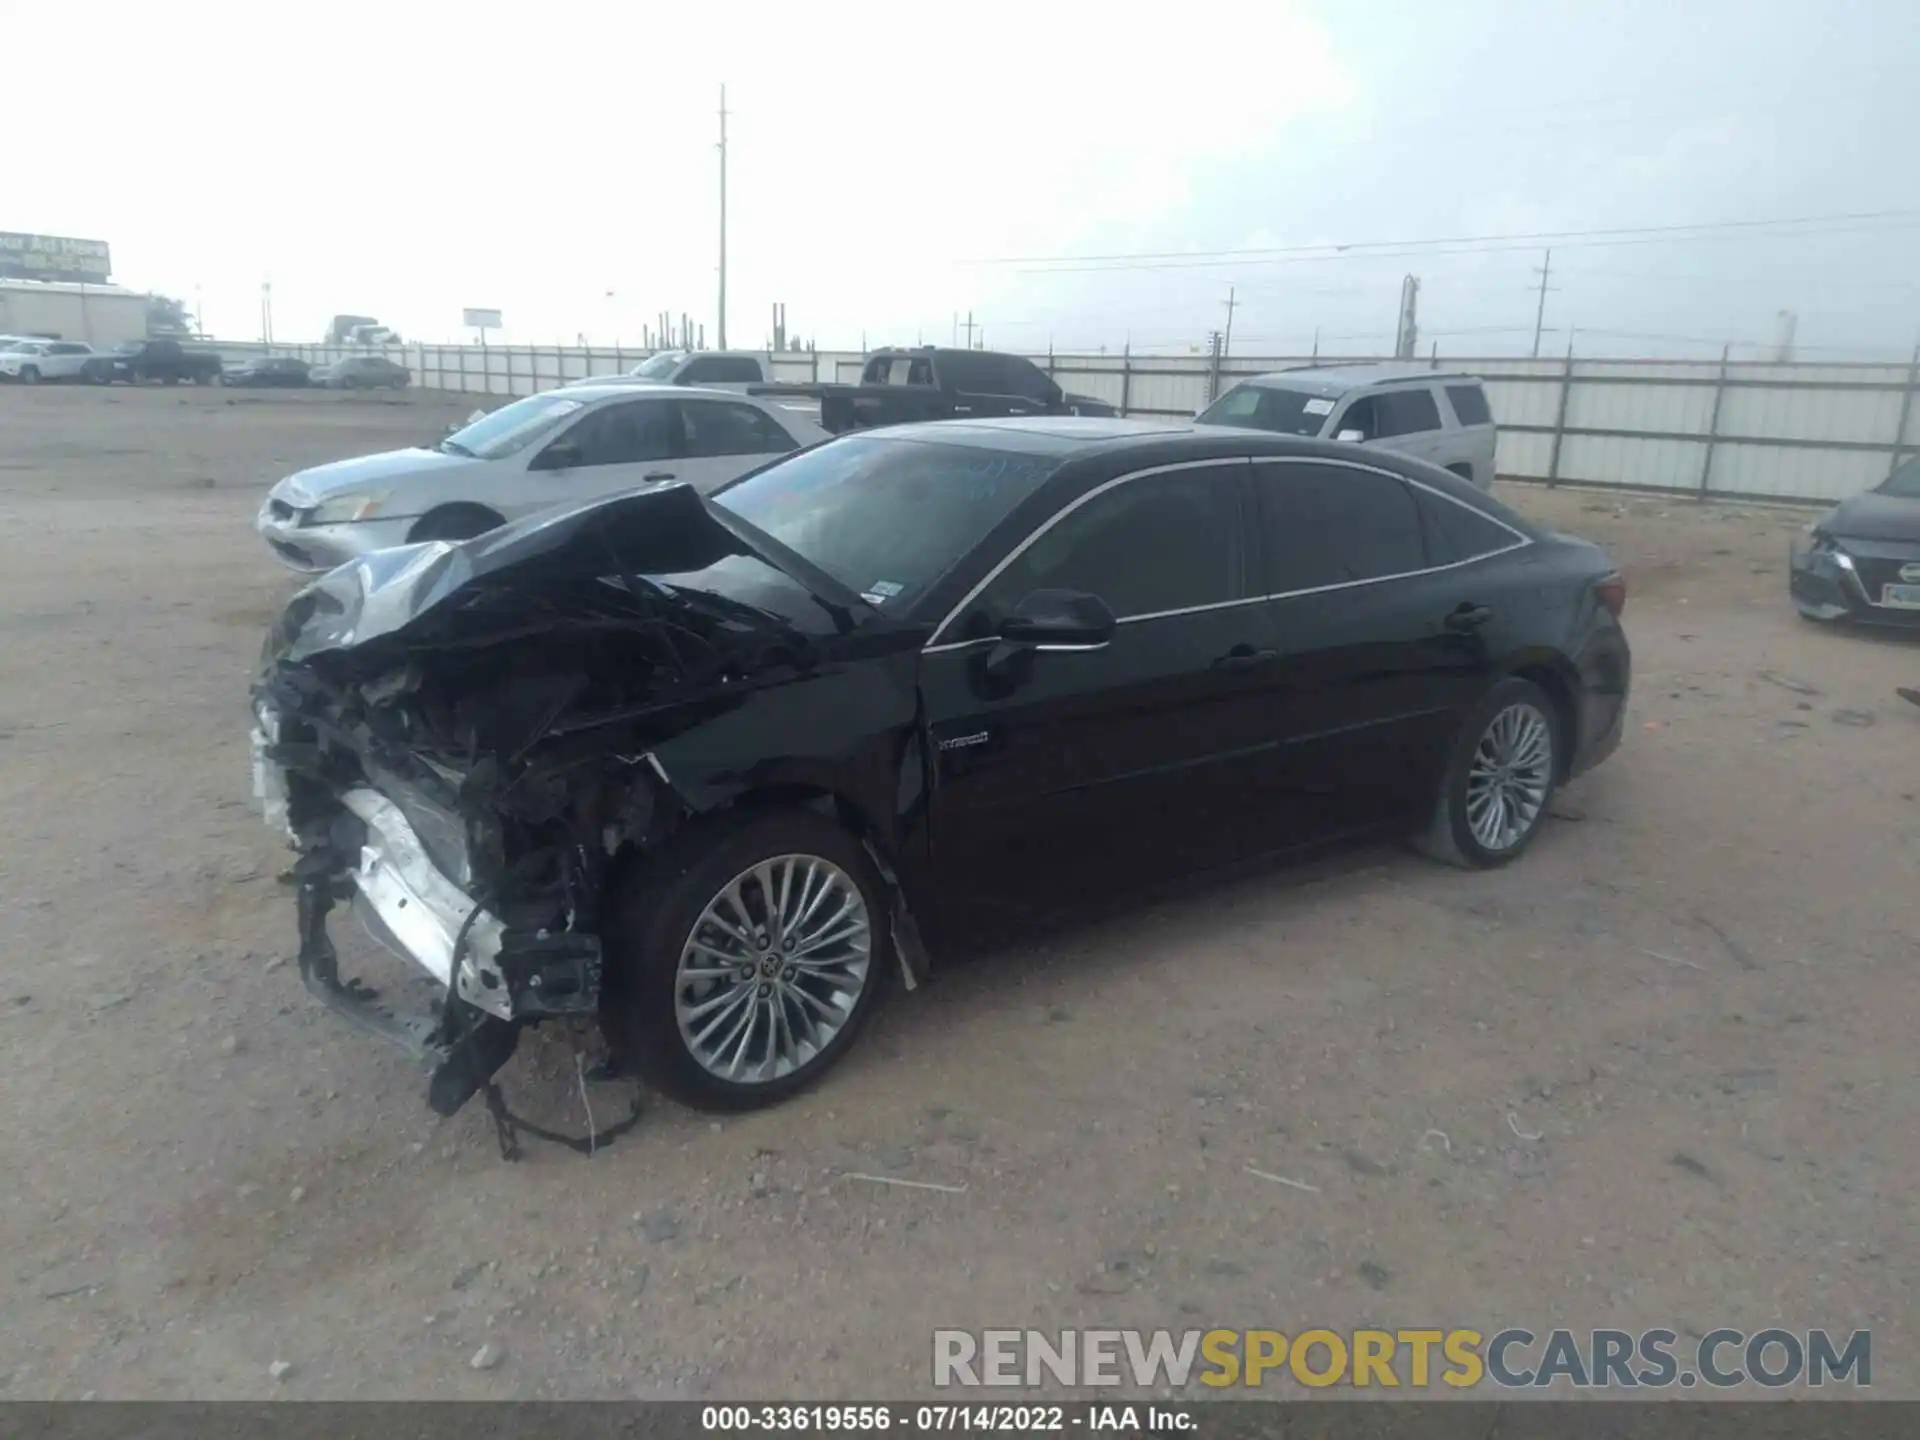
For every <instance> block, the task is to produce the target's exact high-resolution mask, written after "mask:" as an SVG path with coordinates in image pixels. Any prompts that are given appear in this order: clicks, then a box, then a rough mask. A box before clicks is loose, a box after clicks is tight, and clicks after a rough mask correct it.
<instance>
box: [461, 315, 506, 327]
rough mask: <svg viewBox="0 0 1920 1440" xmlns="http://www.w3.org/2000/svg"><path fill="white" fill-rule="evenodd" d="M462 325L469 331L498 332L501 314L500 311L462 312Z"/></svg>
mask: <svg viewBox="0 0 1920 1440" xmlns="http://www.w3.org/2000/svg"><path fill="white" fill-rule="evenodd" d="M460 314H461V316H462V319H461V321H460V323H461V324H462V325H465V326H466V327H467V328H468V329H469V330H498V329H499V328H500V312H499V311H498V310H462V311H461V312H460Z"/></svg>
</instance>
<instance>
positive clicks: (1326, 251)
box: [962, 210, 1920, 266]
mask: <svg viewBox="0 0 1920 1440" xmlns="http://www.w3.org/2000/svg"><path fill="white" fill-rule="evenodd" d="M1883 220H1899V221H1914V220H1920V210H1866V211H1856V212H1853V213H1850V214H1838V215H1799V216H1791V217H1781V218H1777V219H1771V220H1711V221H1698V222H1695V223H1693V224H1688V225H1638V226H1611V227H1605V228H1599V229H1590V230H1533V231H1519V232H1514V233H1510V234H1505V235H1443V236H1434V237H1431V238H1429V239H1424V240H1350V241H1344V242H1333V241H1323V242H1320V243H1318V244H1311V245H1278V246H1268V247H1263V248H1260V249H1252V250H1138V251H1130V252H1116V253H1114V254H1109V255H1003V256H994V257H991V258H988V259H984V260H974V261H967V262H962V263H966V264H975V265H1053V264H1062V265H1073V266H1080V265H1096V264H1101V263H1108V262H1115V263H1117V262H1126V263H1133V262H1137V261H1206V262H1209V263H1217V262H1224V261H1234V260H1259V259H1264V258H1270V257H1275V256H1307V257H1324V258H1333V257H1334V256H1347V255H1353V254H1354V253H1355V252H1368V253H1382V254H1389V255H1401V254H1406V253H1414V252H1419V251H1422V250H1427V249H1431V248H1433V247H1438V246H1455V245H1493V246H1511V245H1516V244H1520V243H1523V242H1524V243H1526V244H1527V248H1532V246H1533V245H1534V244H1537V243H1539V242H1541V241H1555V242H1559V241H1568V242H1595V241H1599V240H1603V239H1614V238H1619V239H1625V238H1629V237H1639V236H1674V237H1676V238H1680V237H1688V238H1707V237H1706V236H1705V235H1702V234H1701V232H1717V231H1733V232H1736V233H1738V232H1747V231H1760V230H1769V229H1778V228H1780V227H1783V226H1803V225H1834V224H1858V223H1866V222H1877V221H1883ZM1436 253H1453V254H1474V253H1485V252H1479V251H1451V252H1449V251H1438V252H1436Z"/></svg>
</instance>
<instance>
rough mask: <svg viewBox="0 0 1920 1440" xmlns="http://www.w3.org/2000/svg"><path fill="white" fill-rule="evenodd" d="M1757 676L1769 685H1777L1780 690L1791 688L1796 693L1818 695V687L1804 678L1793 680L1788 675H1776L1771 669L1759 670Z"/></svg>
mask: <svg viewBox="0 0 1920 1440" xmlns="http://www.w3.org/2000/svg"><path fill="white" fill-rule="evenodd" d="M1758 673H1759V676H1760V678H1761V679H1762V680H1764V681H1766V682H1767V683H1768V684H1769V685H1778V686H1779V687H1780V688H1781V689H1782V690H1791V691H1792V692H1793V693H1794V694H1796V695H1818V694H1819V693H1820V687H1819V686H1817V685H1809V684H1808V683H1807V682H1806V681H1804V680H1795V679H1794V678H1793V677H1792V676H1790V675H1777V674H1775V673H1774V672H1773V671H1771V670H1762V671H1759V672H1758Z"/></svg>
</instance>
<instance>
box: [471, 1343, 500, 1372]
mask: <svg viewBox="0 0 1920 1440" xmlns="http://www.w3.org/2000/svg"><path fill="white" fill-rule="evenodd" d="M501 1354H502V1352H501V1349H500V1347H499V1346H498V1345H495V1344H494V1343H493V1342H492V1341H491V1340H489V1341H488V1342H487V1343H486V1344H484V1345H482V1346H481V1347H480V1348H479V1349H478V1350H476V1351H474V1352H473V1358H472V1359H471V1360H469V1361H467V1364H468V1365H469V1366H471V1367H472V1368H473V1369H475V1370H491V1369H493V1367H494V1366H496V1365H498V1364H499V1363H500V1358H501Z"/></svg>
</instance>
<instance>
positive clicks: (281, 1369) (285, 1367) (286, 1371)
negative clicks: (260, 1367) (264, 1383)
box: [267, 1360, 293, 1380]
mask: <svg viewBox="0 0 1920 1440" xmlns="http://www.w3.org/2000/svg"><path fill="white" fill-rule="evenodd" d="M292 1373H293V1364H292V1362H290V1361H287V1360H276V1361H274V1362H273V1363H272V1364H271V1365H269V1366H267V1374H269V1375H271V1376H272V1377H273V1378H274V1379H276V1380H284V1379H286V1378H287V1376H289V1375H291V1374H292Z"/></svg>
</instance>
